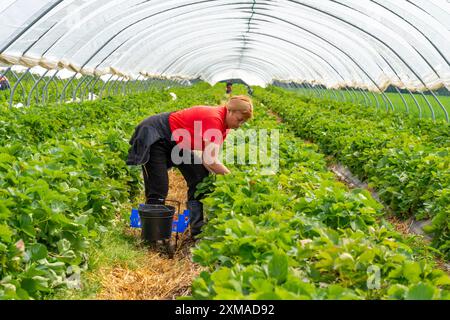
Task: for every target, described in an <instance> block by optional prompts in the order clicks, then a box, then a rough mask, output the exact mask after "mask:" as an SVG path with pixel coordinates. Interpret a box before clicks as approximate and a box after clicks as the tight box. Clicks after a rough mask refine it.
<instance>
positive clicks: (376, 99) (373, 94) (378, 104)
mask: <svg viewBox="0 0 450 320" xmlns="http://www.w3.org/2000/svg"><path fill="white" fill-rule="evenodd" d="M370 93H372V96H373V97H374V99H375V102H376V103H377V109H380V101H379V100H378V97H377V96H376V95H375V93H374V92H373V91H370Z"/></svg>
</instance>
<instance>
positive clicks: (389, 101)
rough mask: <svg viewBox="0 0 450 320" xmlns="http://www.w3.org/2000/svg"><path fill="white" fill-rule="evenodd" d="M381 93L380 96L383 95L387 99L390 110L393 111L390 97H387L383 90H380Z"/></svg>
mask: <svg viewBox="0 0 450 320" xmlns="http://www.w3.org/2000/svg"><path fill="white" fill-rule="evenodd" d="M381 94H382V96H384V97H385V98H386V101H387V102H388V103H389V105H390V106H391V109H392V111H395V108H394V105H393V104H392V101H391V99H389V97H388V96H387V95H386V94H385V93H384V92H381ZM388 110H389V108H388Z"/></svg>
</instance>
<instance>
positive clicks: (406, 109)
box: [395, 87, 409, 114]
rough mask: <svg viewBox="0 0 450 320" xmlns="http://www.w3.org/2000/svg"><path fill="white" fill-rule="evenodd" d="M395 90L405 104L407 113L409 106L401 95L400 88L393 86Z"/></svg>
mask: <svg viewBox="0 0 450 320" xmlns="http://www.w3.org/2000/svg"><path fill="white" fill-rule="evenodd" d="M395 90H397V92H398V94H399V95H400V98H401V99H402V101H403V104H404V105H405V109H406V113H408V114H409V106H408V103H407V102H406V100H405V98H404V97H403V94H402V93H401V92H400V90H399V89H398V88H397V87H395Z"/></svg>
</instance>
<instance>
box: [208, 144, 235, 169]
mask: <svg viewBox="0 0 450 320" xmlns="http://www.w3.org/2000/svg"><path fill="white" fill-rule="evenodd" d="M219 150H220V146H219V145H217V144H215V143H213V142H205V151H204V152H203V153H202V161H203V165H204V166H205V168H206V169H207V170H208V171H209V172H211V173H214V174H229V173H230V170H228V168H227V167H225V166H224V165H223V164H222V163H221V162H220V160H219V158H218V155H219Z"/></svg>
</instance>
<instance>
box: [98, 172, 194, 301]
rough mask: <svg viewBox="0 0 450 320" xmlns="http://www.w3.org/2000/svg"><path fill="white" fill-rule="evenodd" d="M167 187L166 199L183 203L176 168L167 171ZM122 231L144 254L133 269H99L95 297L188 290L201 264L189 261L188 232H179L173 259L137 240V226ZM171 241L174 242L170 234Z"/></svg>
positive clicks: (163, 295)
mask: <svg viewBox="0 0 450 320" xmlns="http://www.w3.org/2000/svg"><path fill="white" fill-rule="evenodd" d="M169 181H170V190H169V195H168V199H175V200H178V201H180V202H181V203H182V207H181V212H182V210H183V209H184V208H185V203H186V191H187V186H186V182H185V180H184V179H183V176H182V175H181V174H180V173H179V172H178V171H174V170H171V171H170V172H169ZM125 232H126V233H127V234H128V235H132V237H133V238H135V239H136V245H137V246H138V247H141V248H145V250H148V251H147V254H146V256H145V257H144V258H143V259H142V262H140V263H139V267H138V268H137V269H129V268H127V266H114V267H112V268H108V269H103V270H101V272H100V281H101V285H102V289H101V291H100V293H99V294H98V295H97V299H102V300H171V299H175V298H177V297H179V296H186V295H190V294H191V283H192V281H193V279H194V278H196V277H197V276H198V275H199V274H200V272H201V271H202V268H201V267H200V266H198V265H196V264H194V263H193V262H192V254H191V251H190V250H191V248H192V245H193V244H192V242H191V241H189V240H188V234H187V233H188V232H186V233H185V234H180V235H179V238H178V241H177V246H176V251H175V254H174V257H173V259H170V258H169V256H168V255H167V253H166V252H165V250H164V248H165V247H164V246H163V245H162V244H159V245H158V246H157V247H152V248H149V247H146V246H144V245H143V244H142V243H141V241H140V230H139V229H138V230H132V229H129V228H127V230H125ZM172 244H173V245H174V244H175V236H173V239H172Z"/></svg>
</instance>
